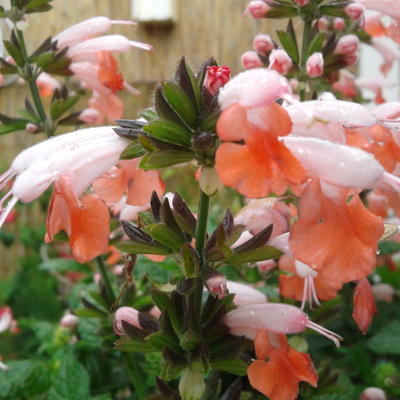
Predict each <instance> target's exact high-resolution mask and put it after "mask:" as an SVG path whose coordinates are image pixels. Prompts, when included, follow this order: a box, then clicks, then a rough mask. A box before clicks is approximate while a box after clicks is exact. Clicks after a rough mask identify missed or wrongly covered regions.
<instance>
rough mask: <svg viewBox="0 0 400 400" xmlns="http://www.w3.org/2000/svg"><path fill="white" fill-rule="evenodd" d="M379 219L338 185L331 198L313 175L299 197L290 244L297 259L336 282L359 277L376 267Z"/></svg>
mask: <svg viewBox="0 0 400 400" xmlns="http://www.w3.org/2000/svg"><path fill="white" fill-rule="evenodd" d="M383 231H384V228H383V222H382V220H381V219H380V218H379V217H377V216H375V215H374V214H372V213H371V212H370V211H369V210H368V209H367V208H365V206H364V205H363V203H362V202H361V200H360V198H359V196H358V195H357V194H355V195H353V197H352V198H351V200H350V201H347V191H346V190H344V189H341V191H340V192H339V195H338V196H337V197H336V198H334V199H332V198H329V197H326V196H324V194H323V192H322V190H321V185H320V183H319V181H318V180H317V179H314V180H313V181H312V182H311V183H310V184H309V185H308V186H307V188H306V189H305V191H304V192H303V194H302V197H301V199H300V207H299V219H298V220H297V221H296V222H295V223H294V224H293V225H292V227H291V233H290V248H291V250H292V252H293V255H294V256H295V257H296V259H298V260H300V261H301V262H303V263H305V264H307V265H309V266H311V267H312V268H313V269H315V270H316V271H317V272H318V273H319V274H321V275H323V276H326V277H327V278H328V279H331V280H333V281H335V282H343V283H344V282H350V281H353V280H357V279H362V278H364V277H365V276H366V275H368V274H370V273H371V272H372V270H373V269H374V267H375V261H376V249H377V245H378V241H379V239H380V237H381V236H382V234H383Z"/></svg>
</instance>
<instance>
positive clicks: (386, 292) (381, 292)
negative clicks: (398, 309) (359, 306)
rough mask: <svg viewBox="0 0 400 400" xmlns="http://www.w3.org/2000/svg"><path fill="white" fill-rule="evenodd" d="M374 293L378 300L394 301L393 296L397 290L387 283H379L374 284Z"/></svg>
mask: <svg viewBox="0 0 400 400" xmlns="http://www.w3.org/2000/svg"><path fill="white" fill-rule="evenodd" d="M372 293H373V295H374V297H375V300H376V301H385V302H386V303H393V296H394V294H395V290H394V289H393V287H392V286H390V285H389V284H387V283H377V284H375V285H373V286H372Z"/></svg>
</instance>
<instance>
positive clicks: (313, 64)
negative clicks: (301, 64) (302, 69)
mask: <svg viewBox="0 0 400 400" xmlns="http://www.w3.org/2000/svg"><path fill="white" fill-rule="evenodd" d="M306 70H307V75H308V76H310V77H311V78H316V77H318V76H321V75H322V74H323V73H324V56H323V55H322V53H314V54H312V55H311V56H310V57H309V58H308V60H307V63H306Z"/></svg>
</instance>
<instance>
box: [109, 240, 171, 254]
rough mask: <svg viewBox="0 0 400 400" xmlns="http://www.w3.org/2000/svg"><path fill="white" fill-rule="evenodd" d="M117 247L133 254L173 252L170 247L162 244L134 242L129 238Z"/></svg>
mask: <svg viewBox="0 0 400 400" xmlns="http://www.w3.org/2000/svg"><path fill="white" fill-rule="evenodd" d="M117 249H118V250H121V251H123V252H125V253H133V254H159V255H168V254H170V253H171V250H170V249H168V248H166V247H164V246H162V245H160V244H152V243H141V242H134V241H133V240H127V241H125V242H122V243H119V244H118V245H117Z"/></svg>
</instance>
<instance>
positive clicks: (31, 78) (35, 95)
mask: <svg viewBox="0 0 400 400" xmlns="http://www.w3.org/2000/svg"><path fill="white" fill-rule="evenodd" d="M14 27H15V31H16V33H17V38H18V44H19V46H20V48H21V51H22V55H23V57H24V67H28V68H29V69H28V76H26V77H25V80H26V81H27V82H28V84H29V89H30V91H31V95H32V99H33V102H34V104H35V107H36V111H37V113H38V115H39V119H40V122H41V123H42V124H43V125H44V124H45V122H46V119H47V117H46V112H45V110H44V107H43V103H42V99H41V98H40V95H39V89H38V87H37V84H36V77H35V75H34V74H32V69H31V66H30V63H29V57H28V53H27V51H26V45H25V40H24V35H23V33H22V31H20V30H19V29H18V28H17V27H16V26H14Z"/></svg>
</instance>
